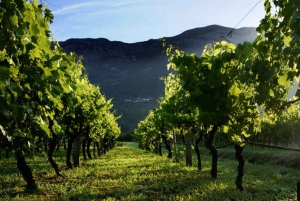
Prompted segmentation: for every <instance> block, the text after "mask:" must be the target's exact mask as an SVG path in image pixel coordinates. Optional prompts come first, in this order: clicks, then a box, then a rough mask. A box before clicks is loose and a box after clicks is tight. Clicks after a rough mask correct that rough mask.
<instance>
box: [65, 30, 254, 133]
mask: <svg viewBox="0 0 300 201" xmlns="http://www.w3.org/2000/svg"><path fill="white" fill-rule="evenodd" d="M231 30H232V28H228V27H222V26H218V25H211V26H207V27H203V28H195V29H192V30H187V31H185V32H183V33H181V34H179V35H176V36H174V37H166V38H165V39H166V41H167V43H169V44H175V45H177V46H179V48H180V49H181V50H183V51H185V52H188V53H196V54H197V55H200V54H201V52H202V50H203V48H204V46H205V45H206V44H208V43H213V42H214V41H221V40H223V38H222V37H221V36H223V37H225V36H226V39H227V40H229V41H230V42H232V43H235V44H238V43H243V42H244V41H253V40H254V39H255V38H256V36H257V34H256V31H255V28H240V29H236V30H234V31H233V32H232V34H229V35H228V33H230V31H231ZM60 44H61V46H62V47H63V48H64V49H65V50H66V52H71V51H72V52H76V53H77V54H78V55H83V57H84V60H83V64H84V65H85V67H86V73H87V74H88V75H89V79H90V81H91V83H93V84H96V85H100V88H101V92H102V93H103V94H105V96H106V97H107V98H113V104H114V106H115V109H116V110H117V112H118V114H121V113H122V118H121V119H120V121H119V124H120V125H121V128H122V131H123V132H127V131H130V130H133V129H134V128H135V126H136V124H137V123H138V122H139V121H140V120H141V119H143V118H145V117H146V115H147V114H148V111H149V110H150V109H154V108H155V107H156V106H157V99H158V98H159V97H160V96H163V95H164V83H163V81H161V80H160V79H159V78H160V77H165V76H166V75H167V74H168V72H167V68H166V65H167V57H166V56H165V54H164V53H163V51H164V49H163V47H162V42H161V41H160V40H158V39H151V40H148V41H144V42H138V43H123V42H119V41H109V40H107V39H104V38H99V39H90V38H87V39H69V40H67V41H64V42H60Z"/></svg>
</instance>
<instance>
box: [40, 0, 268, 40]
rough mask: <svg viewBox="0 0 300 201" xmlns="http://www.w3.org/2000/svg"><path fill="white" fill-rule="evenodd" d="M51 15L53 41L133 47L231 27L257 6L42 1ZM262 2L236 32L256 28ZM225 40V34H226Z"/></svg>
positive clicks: (239, 0)
mask: <svg viewBox="0 0 300 201" xmlns="http://www.w3.org/2000/svg"><path fill="white" fill-rule="evenodd" d="M42 2H43V3H47V2H48V5H49V8H50V10H51V11H52V12H53V14H54V22H53V24H51V26H50V27H51V31H52V34H53V37H54V38H56V40H58V41H65V40H67V39H69V38H107V39H109V40H111V41H123V42H127V43H134V42H140V41H146V40H149V39H157V38H161V37H167V36H174V35H178V34H180V33H182V32H183V31H186V30H188V29H193V28H196V27H205V26H208V25H212V24H218V25H222V26H226V27H232V28H233V27H235V26H236V25H237V24H238V23H239V22H240V20H242V19H243V17H244V16H245V15H246V14H247V13H248V12H249V11H250V10H251V9H252V8H253V6H254V5H256V4H257V3H258V2H259V0H227V1H222V0H43V1H42ZM263 3H264V0H262V1H260V2H259V3H258V5H257V6H256V7H255V8H254V9H253V10H252V11H251V13H250V14H249V15H248V16H247V17H246V18H245V19H244V20H243V21H242V22H241V23H240V24H239V25H238V26H237V28H240V27H257V26H258V24H259V21H260V20H261V19H262V18H263V16H264V7H263ZM225 34H226V33H225Z"/></svg>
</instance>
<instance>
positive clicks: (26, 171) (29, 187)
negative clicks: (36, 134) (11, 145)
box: [16, 152, 37, 192]
mask: <svg viewBox="0 0 300 201" xmlns="http://www.w3.org/2000/svg"><path fill="white" fill-rule="evenodd" d="M16 159H17V167H18V169H19V170H20V172H21V174H22V176H23V178H24V180H25V181H26V191H29V192H33V191H35V190H37V185H36V183H35V180H34V179H33V176H32V172H31V169H30V168H29V166H28V165H27V164H26V161H25V158H24V156H22V154H21V153H20V152H17V153H16Z"/></svg>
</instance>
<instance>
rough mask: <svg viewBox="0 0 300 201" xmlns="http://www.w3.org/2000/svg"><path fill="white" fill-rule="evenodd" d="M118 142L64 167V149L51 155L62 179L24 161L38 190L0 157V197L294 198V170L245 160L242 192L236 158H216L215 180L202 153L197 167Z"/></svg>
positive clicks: (41, 164) (37, 162) (34, 161)
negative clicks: (28, 187) (78, 164)
mask: <svg viewBox="0 0 300 201" xmlns="http://www.w3.org/2000/svg"><path fill="white" fill-rule="evenodd" d="M136 147H137V145H136V143H127V142H126V143H123V144H122V146H117V147H116V148H115V149H113V150H111V151H110V152H108V153H107V154H106V155H104V156H101V157H98V158H96V159H92V160H88V161H83V160H82V161H81V164H82V167H80V168H76V169H73V170H66V169H65V159H64V153H55V156H56V157H55V160H56V161H57V163H58V164H59V167H61V170H62V171H61V172H62V174H63V175H64V178H56V176H55V173H54V171H53V169H52V168H51V167H50V164H49V163H48V162H47V159H46V158H45V157H42V156H35V157H32V158H29V159H27V161H28V163H29V165H30V167H31V168H32V170H33V172H34V177H35V179H36V182H37V184H38V186H39V191H38V192H36V193H33V194H27V193H25V192H24V188H25V182H24V180H23V179H22V177H21V175H20V173H19V171H18V170H17V169H16V162H15V161H14V160H13V158H11V159H9V160H7V159H4V160H3V159H2V160H0V167H1V168H0V200H30V201H33V200H107V201H108V200H176V201H177V200H210V201H211V200H220V201H223V200H230V201H232V200H236V201H240V200H248V201H250V200H263V201H266V200H274V201H275V200H296V183H297V181H298V180H300V175H299V172H298V171H297V170H295V169H292V168H287V167H283V166H276V165H270V164H264V165H260V164H251V163H246V164H245V176H244V180H243V182H244V188H245V190H244V191H243V192H240V191H238V190H236V187H235V177H236V175H237V172H236V166H237V162H236V161H235V160H231V159H222V158H219V162H218V178H217V179H212V178H211V177H210V167H211V162H210V161H211V157H210V155H209V154H207V153H205V151H204V154H203V156H202V160H203V170H202V171H201V172H199V171H198V170H197V169H196V159H195V158H193V163H194V167H185V165H184V160H182V159H181V163H179V164H176V163H173V162H172V160H169V159H167V158H166V154H164V156H163V157H160V156H157V155H154V154H153V153H149V152H146V151H143V150H139V149H137V148H136Z"/></svg>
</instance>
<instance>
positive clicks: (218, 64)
mask: <svg viewBox="0 0 300 201" xmlns="http://www.w3.org/2000/svg"><path fill="white" fill-rule="evenodd" d="M299 9H300V3H299V1H297V0H282V1H277V0H265V11H266V12H265V17H264V18H263V19H262V20H261V21H260V25H259V27H258V28H257V32H258V37H257V38H256V39H255V41H254V42H253V43H250V42H244V43H243V44H238V45H237V46H235V45H234V44H231V43H227V42H225V41H222V42H215V43H214V44H208V45H207V46H206V47H205V48H204V50H203V52H202V54H201V55H200V56H196V55H195V54H189V53H185V52H183V51H181V50H180V49H179V48H178V47H177V46H174V45H172V44H169V45H168V46H167V49H166V54H167V55H168V56H169V63H168V68H172V69H173V70H174V71H175V72H176V73H175V74H170V75H169V76H168V78H167V79H166V85H165V88H166V90H165V92H166V93H165V97H163V98H162V100H163V101H162V102H161V103H160V105H159V107H158V110H159V111H160V114H164V115H161V116H166V114H167V118H161V117H159V118H156V116H157V115H152V112H150V113H149V116H148V117H147V118H146V120H145V121H142V123H140V124H139V125H138V128H137V129H136V131H135V133H136V136H137V140H138V141H139V143H140V147H141V148H146V149H148V150H151V144H152V145H155V144H157V143H158V144H160V143H161V139H163V138H162V135H164V133H166V131H172V130H173V129H175V128H177V129H180V130H181V132H180V134H181V135H182V136H184V140H185V144H186V161H187V163H186V165H187V166H189V165H190V164H191V160H190V159H189V158H190V155H191V151H190V149H191V148H190V147H189V146H190V144H191V142H192V141H191V138H194V139H196V143H195V151H196V153H197V156H198V169H199V170H201V160H200V153H199V148H198V147H197V145H198V143H199V141H200V140H201V138H202V136H205V138H206V143H205V146H206V147H207V148H208V149H209V150H210V151H211V153H212V170H211V175H212V177H213V178H216V177H217V150H216V148H215V146H214V142H213V141H214V138H215V135H218V138H219V139H221V140H225V141H228V140H229V141H231V142H233V143H235V144H236V146H235V150H236V157H237V160H238V161H239V165H238V176H237V178H236V185H237V187H238V189H239V190H241V191H243V186H242V178H243V175H244V172H243V168H244V159H243V147H244V145H245V140H247V138H249V137H250V136H252V137H253V138H252V139H254V136H255V138H256V139H262V138H265V137H264V136H263V135H261V136H260V134H261V133H262V132H261V129H262V125H264V129H266V124H261V120H262V118H261V117H262V116H263V117H265V118H266V119H267V118H268V119H272V120H276V118H278V115H280V114H282V113H283V112H284V111H285V112H293V111H295V110H296V109H297V108H296V106H295V105H293V103H296V102H297V101H299V100H300V97H299V95H300V90H298V92H297V93H296V95H295V96H294V97H293V98H292V100H287V95H288V93H289V90H290V86H291V85H294V83H295V80H296V81H297V82H298V83H299V78H300V77H299V75H300V74H299V72H300V66H299V58H300V49H299V47H300V46H299V44H300V37H299V36H300V31H299V30H300V28H299V27H300V17H299ZM167 42H168V41H166V40H164V39H163V45H164V46H165V45H166V44H167ZM261 111H262V112H261ZM154 114H155V113H154ZM170 114H171V115H170ZM281 118H284V116H282V117H281ZM157 121H160V122H162V123H157ZM280 121H282V120H281V119H280V120H279V121H278V122H280ZM157 124H160V125H162V124H163V125H164V126H165V128H164V129H162V128H160V129H157V128H158V127H157ZM149 128H150V129H149ZM153 130H155V132H153ZM281 132H285V131H281ZM272 135H273V136H272V137H269V139H277V136H276V135H277V133H275V132H274V133H272ZM281 135H284V134H283V133H282V134H281ZM168 137H169V138H172V137H175V135H173V136H172V135H168ZM288 137H290V136H286V138H288ZM275 143H276V142H275ZM154 147H155V146H154ZM298 185H299V188H300V183H299V184H298ZM299 193H300V189H299Z"/></svg>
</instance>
